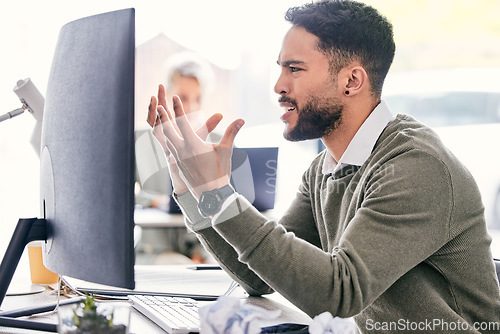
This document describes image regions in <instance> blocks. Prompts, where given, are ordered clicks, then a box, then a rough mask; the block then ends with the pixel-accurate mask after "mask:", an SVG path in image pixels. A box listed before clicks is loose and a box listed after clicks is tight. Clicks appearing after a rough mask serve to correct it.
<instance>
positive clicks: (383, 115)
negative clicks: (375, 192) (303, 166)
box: [322, 101, 394, 175]
mask: <svg viewBox="0 0 500 334" xmlns="http://www.w3.org/2000/svg"><path fill="white" fill-rule="evenodd" d="M393 119H394V115H393V114H392V112H391V110H390V109H389V106H388V105H387V103H386V102H385V101H381V102H380V103H379V104H378V105H377V107H375V109H373V111H372V112H371V114H370V115H369V116H368V118H367V119H366V120H365V121H364V122H363V124H362V125H361V127H360V128H359V129H358V131H357V132H356V134H355V135H354V137H353V138H352V139H351V142H350V143H349V145H348V146H347V149H346V150H345V152H344V154H342V156H341V157H340V159H339V161H338V162H336V161H335V159H333V156H332V155H331V154H327V155H326V157H325V160H324V162H323V167H322V172H323V174H325V175H327V174H333V173H335V172H336V171H338V170H339V169H341V168H342V167H344V166H346V165H354V166H362V165H363V164H364V162H365V161H366V159H368V157H369V156H370V154H371V153H372V150H373V147H374V146H375V143H376V142H377V139H378V138H379V137H380V135H381V134H382V131H384V129H385V127H386V126H387V124H389V122H391V121H392V120H393Z"/></svg>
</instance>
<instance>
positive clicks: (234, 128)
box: [218, 118, 245, 147]
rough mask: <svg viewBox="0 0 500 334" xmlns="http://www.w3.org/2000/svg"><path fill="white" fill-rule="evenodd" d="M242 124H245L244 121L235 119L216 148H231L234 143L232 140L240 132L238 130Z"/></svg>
mask: <svg viewBox="0 0 500 334" xmlns="http://www.w3.org/2000/svg"><path fill="white" fill-rule="evenodd" d="M243 124H245V121H244V120H242V119H241V118H240V119H237V120H236V121H234V122H233V123H231V124H230V125H229V126H228V127H227V129H226V132H224V136H223V137H222V139H221V141H220V143H219V145H218V146H222V147H232V146H233V142H234V138H235V137H236V135H237V134H238V132H239V131H240V129H241V127H242V126H243Z"/></svg>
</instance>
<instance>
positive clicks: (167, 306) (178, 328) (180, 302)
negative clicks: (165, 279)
mask: <svg viewBox="0 0 500 334" xmlns="http://www.w3.org/2000/svg"><path fill="white" fill-rule="evenodd" d="M128 298H129V299H130V300H131V301H132V302H133V307H134V308H135V309H136V310H138V311H139V312H141V313H142V314H144V315H145V316H146V317H148V318H149V319H150V320H151V321H153V322H154V323H156V324H157V325H158V326H160V327H161V328H162V329H164V330H165V331H167V332H168V333H172V334H177V333H193V332H194V333H199V332H200V318H199V315H198V302H197V301H196V300H194V299H191V298H181V297H166V296H151V295H129V296H128Z"/></svg>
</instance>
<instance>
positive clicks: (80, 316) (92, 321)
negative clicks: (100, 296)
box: [69, 296, 127, 334]
mask: <svg viewBox="0 0 500 334" xmlns="http://www.w3.org/2000/svg"><path fill="white" fill-rule="evenodd" d="M73 322H74V324H75V326H76V329H75V330H73V331H70V332H69V333H75V334H76V333H78V334H82V333H85V334H87V333H88V334H100V333H113V334H123V333H126V330H127V328H126V326H125V325H116V326H115V325H113V313H112V312H111V313H99V312H98V310H97V305H96V303H95V299H94V297H93V296H87V297H86V298H85V299H84V300H83V301H82V302H81V303H80V304H79V305H78V307H77V308H76V309H75V310H73Z"/></svg>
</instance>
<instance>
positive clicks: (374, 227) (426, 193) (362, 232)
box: [213, 152, 453, 317]
mask: <svg viewBox="0 0 500 334" xmlns="http://www.w3.org/2000/svg"><path fill="white" fill-rule="evenodd" d="M364 174H366V175H368V176H366V177H367V179H366V180H365V181H364V182H362V183H360V184H358V185H357V186H356V189H355V190H354V192H357V191H358V192H363V194H362V195H360V198H363V200H362V204H361V205H360V208H359V209H357V210H355V213H354V214H353V217H352V219H351V220H350V221H349V223H348V226H347V228H346V230H345V232H344V233H343V234H342V236H341V237H340V241H339V243H338V246H335V247H334V248H333V250H332V251H331V252H327V251H324V250H322V249H320V248H318V247H316V246H315V245H313V244H311V243H310V242H308V241H306V240H304V239H301V238H298V237H297V236H295V235H294V233H290V232H289V231H287V230H286V229H285V228H284V226H283V225H280V224H277V223H276V222H273V221H267V220H265V219H264V218H263V217H262V216H261V215H259V213H258V212H256V210H253V209H252V208H250V209H248V210H245V211H244V212H242V213H241V214H239V215H238V216H236V217H234V218H232V219H230V220H227V221H223V222H221V223H219V224H214V225H213V226H214V229H215V230H216V231H217V232H218V233H219V234H220V235H221V236H222V237H223V238H224V239H225V240H226V241H227V242H228V243H229V244H230V245H231V246H232V247H233V248H234V249H235V251H236V252H237V254H238V256H239V260H240V261H241V262H242V263H245V264H247V265H248V267H249V268H250V269H251V270H252V271H254V272H255V273H257V275H259V277H261V278H262V279H263V280H264V281H265V282H267V284H269V286H271V287H273V288H274V289H275V290H276V291H278V292H279V293H280V294H282V295H283V296H284V297H285V298H287V299H288V300H290V301H291V302H292V303H294V304H295V305H296V306H297V307H299V308H300V309H302V310H303V311H305V312H306V313H308V314H309V315H310V316H315V315H317V314H320V313H322V312H325V311H329V312H330V313H332V314H333V315H336V316H341V317H350V316H353V315H356V314H358V313H359V312H361V311H362V310H363V309H364V308H365V307H367V306H368V305H370V304H371V303H372V302H373V301H374V300H375V299H376V298H377V297H378V296H380V295H381V294H382V293H384V291H386V290H387V289H388V288H389V287H390V286H391V285H392V284H393V283H394V282H395V281H396V280H397V279H398V278H400V277H401V276H402V275H404V274H405V273H406V272H407V271H409V270H410V269H411V268H413V267H414V266H416V265H417V264H418V263H420V262H422V261H423V260H425V259H426V258H427V257H429V256H430V255H431V254H432V253H433V252H435V251H436V250H437V249H439V248H440V247H441V246H442V245H443V244H444V243H445V242H446V240H447V237H448V233H449V232H448V224H449V219H450V211H451V208H452V206H453V205H452V204H453V203H452V200H453V198H452V191H451V186H450V177H449V173H448V171H447V169H446V167H445V166H444V165H443V163H442V162H441V161H439V160H437V159H435V158H433V157H430V156H429V155H427V154H420V153H419V152H410V153H409V154H402V155H400V156H398V157H397V158H394V159H392V160H391V161H390V163H387V164H385V165H381V166H378V167H377V168H375V169H374V170H373V172H371V173H368V172H367V173H364ZM330 195H331V194H330ZM323 214H324V215H326V216H328V213H327V212H323ZM332 215H333V216H337V217H338V213H332ZM415 236H418V240H420V241H422V242H421V244H419V245H415V244H414V238H415ZM409 245H412V246H411V247H410V246H409Z"/></svg>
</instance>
